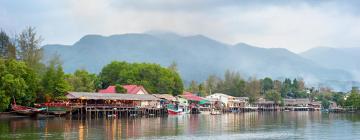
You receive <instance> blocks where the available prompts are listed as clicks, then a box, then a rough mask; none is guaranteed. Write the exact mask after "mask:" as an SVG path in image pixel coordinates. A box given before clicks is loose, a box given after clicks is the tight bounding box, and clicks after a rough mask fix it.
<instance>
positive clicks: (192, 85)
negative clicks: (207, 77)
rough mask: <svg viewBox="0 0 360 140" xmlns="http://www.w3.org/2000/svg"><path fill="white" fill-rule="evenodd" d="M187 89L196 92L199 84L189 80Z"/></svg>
mask: <svg viewBox="0 0 360 140" xmlns="http://www.w3.org/2000/svg"><path fill="white" fill-rule="evenodd" d="M187 91H189V92H192V93H198V92H199V86H198V84H197V83H196V81H194V80H192V81H191V83H190V85H189V88H188V89H187Z"/></svg>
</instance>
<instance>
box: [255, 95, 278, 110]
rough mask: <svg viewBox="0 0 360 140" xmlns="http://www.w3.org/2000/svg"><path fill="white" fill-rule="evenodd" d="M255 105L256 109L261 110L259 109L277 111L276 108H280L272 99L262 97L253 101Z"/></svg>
mask: <svg viewBox="0 0 360 140" xmlns="http://www.w3.org/2000/svg"><path fill="white" fill-rule="evenodd" d="M255 105H256V107H257V108H258V110H261V111H278V110H280V106H279V104H278V103H276V102H274V101H268V100H265V99H264V98H259V99H258V100H257V101H256V102H255Z"/></svg>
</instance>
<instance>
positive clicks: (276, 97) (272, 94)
mask: <svg viewBox="0 0 360 140" xmlns="http://www.w3.org/2000/svg"><path fill="white" fill-rule="evenodd" d="M265 99H267V100H270V101H274V102H275V103H280V102H281V101H282V98H281V94H280V93H279V92H277V91H276V90H269V91H267V92H266V94H265Z"/></svg>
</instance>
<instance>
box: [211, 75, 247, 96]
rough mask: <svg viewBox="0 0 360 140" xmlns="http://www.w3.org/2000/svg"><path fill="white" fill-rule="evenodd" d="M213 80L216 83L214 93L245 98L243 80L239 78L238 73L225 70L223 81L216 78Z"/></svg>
mask: <svg viewBox="0 0 360 140" xmlns="http://www.w3.org/2000/svg"><path fill="white" fill-rule="evenodd" d="M208 79H210V78H208ZM214 80H216V81H217V85H216V87H217V88H216V89H214V90H213V91H214V92H220V93H224V94H228V95H232V96H246V91H245V90H246V89H245V80H244V79H243V78H242V77H241V76H240V73H239V72H232V71H230V70H227V71H226V72H225V75H224V80H222V79H216V78H215V79H214ZM207 83H211V82H207Z"/></svg>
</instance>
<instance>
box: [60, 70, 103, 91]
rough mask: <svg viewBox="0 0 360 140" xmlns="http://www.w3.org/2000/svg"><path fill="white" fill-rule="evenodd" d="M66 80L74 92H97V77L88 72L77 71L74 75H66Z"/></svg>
mask: <svg viewBox="0 0 360 140" xmlns="http://www.w3.org/2000/svg"><path fill="white" fill-rule="evenodd" d="M65 79H66V81H67V82H68V83H69V84H70V85H71V90H72V91H77V92H95V82H96V75H95V74H90V73H89V72H87V71H86V70H76V71H75V72H74V74H68V75H66V78H65Z"/></svg>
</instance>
